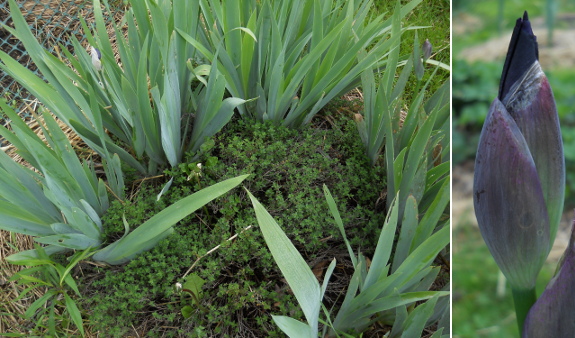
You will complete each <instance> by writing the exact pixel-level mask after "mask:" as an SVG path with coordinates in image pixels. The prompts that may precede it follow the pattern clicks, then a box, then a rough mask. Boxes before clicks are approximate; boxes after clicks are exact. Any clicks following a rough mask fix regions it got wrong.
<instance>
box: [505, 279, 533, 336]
mask: <svg viewBox="0 0 575 338" xmlns="http://www.w3.org/2000/svg"><path fill="white" fill-rule="evenodd" d="M511 291H512V293H513V304H515V314H516V315H517V325H519V335H520V336H521V335H522V334H523V323H525V318H526V317H527V313H528V312H529V309H531V306H532V305H533V304H534V303H535V301H536V300H537V296H536V294H535V287H533V288H532V289H527V290H523V289H513V288H511Z"/></svg>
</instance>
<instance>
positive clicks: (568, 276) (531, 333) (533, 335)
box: [523, 222, 575, 338]
mask: <svg viewBox="0 0 575 338" xmlns="http://www.w3.org/2000/svg"><path fill="white" fill-rule="evenodd" d="M574 230H575V222H573V226H572V228H571V240H570V241H569V246H568V247H567V249H566V250H565V254H564V256H563V258H564V259H563V262H562V264H561V267H560V268H559V272H558V273H557V275H555V277H553V279H552V280H551V281H550V282H549V284H548V285H547V288H546V289H545V291H544V292H543V294H542V295H541V297H539V299H538V300H537V302H535V304H534V305H533V306H532V307H531V310H529V313H528V314H527V318H526V319H525V325H524V328H523V337H524V338H538V337H572V336H573V333H574V332H575V244H574V242H575V231H574Z"/></svg>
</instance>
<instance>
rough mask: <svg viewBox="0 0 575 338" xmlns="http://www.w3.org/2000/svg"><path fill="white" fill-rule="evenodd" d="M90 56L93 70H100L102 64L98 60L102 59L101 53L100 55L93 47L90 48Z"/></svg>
mask: <svg viewBox="0 0 575 338" xmlns="http://www.w3.org/2000/svg"><path fill="white" fill-rule="evenodd" d="M90 54H91V56H92V65H94V68H96V70H101V69H102V62H101V61H100V59H101V58H102V53H100V50H99V49H98V48H96V47H94V46H91V47H90Z"/></svg>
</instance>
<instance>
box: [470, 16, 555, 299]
mask: <svg viewBox="0 0 575 338" xmlns="http://www.w3.org/2000/svg"><path fill="white" fill-rule="evenodd" d="M564 190H565V164H564V157H563V144H562V142H561V131H560V128H559V120H558V116H557V109H556V107H555V101H554V98H553V93H552V92H551V88H550V86H549V82H548V81H547V78H546V77H545V74H544V73H543V71H542V70H541V67H540V65H539V61H538V51H537V41H536V38H535V36H534V35H533V31H532V30H531V25H530V23H529V20H528V17H527V13H525V15H524V17H523V19H518V20H517V24H516V26H515V30H514V31H513V36H512V38H511V43H510V45H509V50H508V53H507V58H506V60H505V65H504V68H503V74H502V78H501V83H500V89H499V96H498V97H497V98H496V99H495V101H494V102H493V104H492V105H491V108H490V110H489V114H488V115H487V119H486V121H485V124H484V125H483V130H482V131H481V137H480V141H479V146H478V149H477V156H476V160H475V178H474V205H475V214H476V216H477V222H478V224H479V227H480V230H481V234H482V235H483V238H484V240H485V243H486V244H487V246H488V248H489V250H490V252H491V254H492V255H493V257H494V259H495V261H496V262H497V264H498V265H499V268H500V269H501V271H503V273H504V274H505V276H506V277H507V279H508V280H509V282H510V284H511V285H512V287H514V288H516V289H531V288H533V287H534V285H535V279H536V277H537V274H538V273H539V270H540V269H541V266H542V265H543V263H544V262H545V259H546V257H547V255H548V253H549V250H550V248H551V244H552V243H553V240H554V239H555V234H556V233H557V228H558V225H559V220H560V217H561V213H562V210H563V197H564Z"/></svg>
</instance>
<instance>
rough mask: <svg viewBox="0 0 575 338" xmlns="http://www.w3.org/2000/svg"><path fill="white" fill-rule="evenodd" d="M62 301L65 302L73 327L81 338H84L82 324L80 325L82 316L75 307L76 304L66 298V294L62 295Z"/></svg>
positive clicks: (68, 297)
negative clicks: (78, 331) (74, 326)
mask: <svg viewBox="0 0 575 338" xmlns="http://www.w3.org/2000/svg"><path fill="white" fill-rule="evenodd" d="M64 299H65V301H66V310H67V311H68V313H69V314H70V318H72V321H73V322H74V325H76V327H77V328H78V330H80V333H81V334H82V337H84V335H85V334H84V324H83V323H82V314H81V313H80V310H79V309H78V306H77V305H76V302H75V301H74V300H73V299H72V298H70V296H68V294H66V293H65V294H64Z"/></svg>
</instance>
